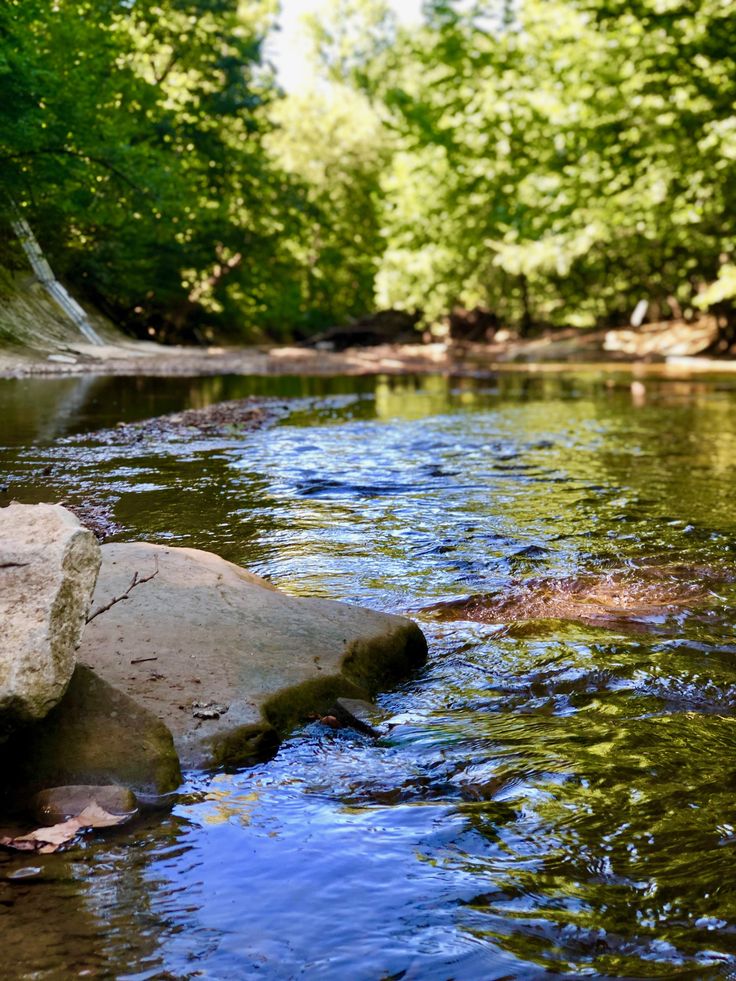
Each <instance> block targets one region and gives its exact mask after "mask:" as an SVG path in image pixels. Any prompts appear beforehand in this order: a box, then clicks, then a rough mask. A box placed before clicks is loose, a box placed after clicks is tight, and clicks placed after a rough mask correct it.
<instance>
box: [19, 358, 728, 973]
mask: <svg viewBox="0 0 736 981" xmlns="http://www.w3.org/2000/svg"><path fill="white" fill-rule="evenodd" d="M106 384H107V383H106V381H105V380H101V379H100V380H96V381H95V384H94V385H93V384H90V385H88V386H87V387H86V388H85V389H84V391H83V392H80V390H77V389H75V388H74V386H73V385H69V386H67V387H66V388H64V390H63V391H62V386H61V385H59V386H58V387H57V388H56V389H55V390H54V392H55V393H56V394H55V395H54V392H52V391H51V390H50V389H49V390H47V389H43V390H38V392H46V393H48V394H47V395H45V396H44V398H46V399H47V402H46V403H43V401H42V399H41V397H40V395H38V393H37V392H36V390H35V389H34V390H33V392H34V393H35V394H34V401H33V405H32V406H31V408H30V409H29V413H30V415H31V416H32V419H27V418H25V417H24V415H23V405H24V402H23V398H28V397H30V395H29V392H30V390H29V391H27V392H26V394H25V395H24V396H23V397H19V395H18V392H19V391H20V389H16V390H15V395H12V393H10V394H9V391H8V389H4V388H3V385H1V384H0V407H4V409H5V414H4V415H3V416H2V417H3V418H4V419H5V422H6V429H5V430H4V432H3V439H2V442H3V443H4V444H5V445H6V446H11V447H12V445H13V444H14V443H15V442H17V443H18V444H19V445H18V446H17V448H15V449H6V450H5V451H0V458H1V459H2V461H3V463H4V465H5V468H6V471H7V473H8V476H9V478H10V480H11V483H12V486H13V493H14V495H15V496H17V497H18V498H19V499H21V500H23V499H35V497H34V496H36V495H42V494H43V495H47V496H52V497H53V496H54V495H56V496H57V497H61V496H63V497H66V498H68V499H69V500H83V499H85V498H89V497H91V498H93V499H94V500H95V501H97V502H101V503H106V504H108V505H109V506H110V507H111V508H112V510H113V513H114V516H115V518H116V519H117V520H118V521H119V522H120V524H121V525H122V527H123V530H122V532H121V533H120V536H119V537H121V538H123V539H131V538H149V539H152V540H166V541H169V542H171V543H173V544H184V545H195V546H199V547H205V548H211V549H214V550H216V551H219V552H222V554H224V555H225V556H226V557H228V558H231V559H235V560H236V561H240V562H243V563H246V564H248V565H250V566H251V567H253V568H255V570H256V571H258V572H260V573H262V574H266V575H268V576H270V577H271V578H273V579H274V580H275V581H276V582H278V583H279V584H280V585H283V586H284V587H285V588H287V589H289V590H291V591H295V592H299V593H304V594H307V593H310V594H313V595H314V594H317V595H330V596H335V597H337V598H343V599H345V598H346V599H349V600H352V601H357V602H363V603H365V604H367V605H371V606H374V607H378V608H384V609H391V610H420V609H421V607H423V606H426V605H428V604H430V603H433V602H436V601H438V600H446V599H451V598H455V597H460V596H464V595H467V594H468V593H472V592H487V591H491V590H494V589H497V590H500V591H503V590H513V589H515V588H517V587H518V585H519V584H520V583H525V582H533V581H534V580H535V579H536V578H540V579H542V580H545V581H547V580H549V579H550V578H551V579H553V580H562V579H564V578H565V577H570V576H572V575H575V574H579V573H593V574H596V573H598V572H602V571H606V572H607V571H610V570H611V569H612V568H615V569H621V570H623V571H625V572H626V574H627V575H630V576H634V577H636V575H637V570H643V569H644V568H645V567H646V566H647V564H650V563H660V564H661V563H663V562H667V563H684V564H685V565H686V567H687V568H686V569H685V570H684V572H682V573H680V575H682V576H684V577H685V578H686V579H687V580H688V581H689V582H698V581H699V580H700V579H704V577H706V573H705V572H703V571H702V569H705V570H714V569H715V570H716V571H718V570H720V571H721V572H724V571H726V572H727V571H728V570H729V569H730V568H731V565H732V558H733V550H734V548H735V547H736V536H735V535H734V530H735V524H736V505H735V504H734V500H733V471H734V467H736V414H735V413H734V411H733V408H734V402H733V395H732V394H731V392H730V391H721V390H719V389H718V388H716V387H709V386H708V385H707V384H705V383H702V382H700V381H698V382H696V383H681V382H662V383H651V382H648V383H647V390H646V398H645V399H644V402H643V404H634V402H632V398H631V393H630V391H629V389H628V383H626V384H625V385H621V386H619V387H616V386H617V385H618V383H616V384H614V385H612V386H611V385H608V384H607V382H606V380H605V378H603V377H599V376H597V375H595V374H593V375H589V376H580V377H574V376H570V377H569V378H564V379H559V378H552V377H544V378H538V379H537V378H528V377H524V376H510V377H502V378H498V379H496V380H495V381H493V382H489V381H487V380H486V381H482V382H478V383H474V382H472V381H471V380H463V381H457V380H456V381H452V380H448V379H445V378H428V379H422V380H413V379H408V380H396V379H378V380H372V379H361V380H357V381H352V382H351V381H350V380H344V379H343V380H338V381H330V380H321V381H320V380H312V381H309V382H300V381H299V380H289V381H287V382H283V383H281V382H280V381H278V380H274V379H262V380H257V381H253V380H247V379H204V380H201V381H199V382H197V381H193V380H190V379H184V380H181V379H176V380H165V382H163V383H161V385H160V387H158V388H156V387H154V386H153V384H152V383H150V384H142V385H140V381H136V384H137V385H139V386H140V387H139V389H138V401H137V400H136V398H134V397H133V396H131V395H130V393H127V392H125V390H124V389H123V388H122V387H120V382H119V380H118V381H114V382H111V383H110V389H109V390H108V389H107V388H106ZM157 384H158V382H157ZM280 384H283V385H284V387H285V389H286V392H281V391H280V390H279V385H280ZM351 386H352V387H351ZM253 391H258V392H261V393H262V394H271V395H276V396H279V395H283V394H288V395H291V396H296V397H298V398H301V399H302V401H297V402H295V403H294V405H293V409H294V411H293V413H292V415H290V416H289V417H288V418H286V420H285V421H283V422H282V423H280V424H279V425H277V426H276V427H275V428H272V429H265V430H262V431H259V432H255V433H251V434H248V435H246V436H245V437H240V436H238V435H236V434H231V435H229V436H228V437H227V438H222V439H217V438H211V437H207V438H206V439H204V438H200V437H194V436H191V437H186V438H181V439H161V440H157V441H154V442H153V443H152V442H150V441H148V440H146V439H143V440H141V441H140V442H139V443H134V444H125V445H119V444H117V443H116V440H115V437H114V434H113V435H110V433H109V432H108V433H107V435H106V436H105V437H104V438H103V437H99V436H95V437H92V438H89V439H88V438H85V437H84V436H74V435H73V434H74V432H75V431H77V430H82V431H83V430H85V429H86V430H91V429H94V428H96V426H95V425H94V423H95V420H98V421H99V424H100V425H103V426H110V425H111V424H112V422H113V421H114V419H115V418H116V413H117V414H118V416H120V415H121V414H122V415H125V417H126V418H131V419H134V418H140V417H141V416H145V415H146V414H150V413H151V411H152V410H151V407H152V406H154V405H155V407H156V408H155V410H153V411H163V410H166V411H170V410H173V409H175V408H179V407H181V406H182V405H188V404H208V402H211V401H215V400H217V399H218V398H226V397H234V396H235V395H246V394H251V392H253ZM52 395H54V397H58V398H59V399H60V401H61V404H62V405H65V406H67V407H68V408H67V409H66V410H64V411H67V412H68V416H67V418H66V422H63V423H60V424H59V425H60V426H61V429H60V430H57V431H56V433H57V435H64V434H67V436H68V437H69V438H66V439H64V440H62V441H60V442H59V441H57V442H49V440H51V439H52V437H53V432H52V431H51V430H49V428H48V425H49V422H48V420H49V419H50V418H52V417H53V411H52V408H53V407H52V402H53V398H52ZM126 400H127V401H126ZM638 403H641V398H638ZM144 409H145V411H143V410H144ZM62 415H63V413H62ZM12 419H15V420H16V421H15V422H14V423H13V432H10V421H11V420H12ZM85 420H86V421H85ZM13 433H15V435H16V437H17V440H16V439H15V438H14V437H13ZM21 437H22V438H21ZM31 439H36V440H37V441H38V445H36V446H31V447H29V446H28V442H29V441H30V440H31ZM44 467H50V472H49V473H48V474H47V475H45V478H44V479H45V481H46V483H45V486H44V487H43V489H42V491H40V490H39V489H38V473H39V470H40V469H42V468H44ZM700 567H702V569H701V571H700V572H699V571H698V570H699V568H700ZM642 574H643V573H642ZM708 574H710V573H708ZM734 592H735V590H734V586H733V584H731V583H729V582H722V583H719V585H718V588H717V591H716V590H714V591H713V594H712V595H710V594H709V596H708V599H707V602H706V603H704V605H703V606H702V608H698V609H689V608H687V607H686V608H683V609H681V610H678V611H677V613H676V614H673V615H663V616H660V617H658V618H652V620H651V622H650V624H649V628H647V623H646V618H644V621H643V623H642V625H641V626H642V629H640V630H638V631H637V632H627V631H625V630H616V629H614V630H604V629H598V628H596V627H593V626H584V625H582V624H580V623H575V622H565V623H563V622H561V621H549V620H546V621H545V620H543V619H542V620H537V621H534V622H530V623H529V624H527V625H526V626H525V627H524V629H523V630H517V631H516V632H515V633H514V632H513V631H512V632H507V631H505V630H504V629H499V627H498V626H497V625H494V624H490V625H487V624H473V623H467V622H463V621H450V622H443V623H437V622H433V621H431V620H427V621H425V623H424V626H425V628H426V630H427V632H428V633H429V634H430V637H431V650H432V659H431V661H430V664H429V665H428V667H427V668H426V669H425V670H424V671H423V672H422V673H421V675H420V676H419V677H418V678H417V679H414V680H413V681H411V682H410V683H408V684H407V685H406V686H405V687H403V688H402V689H400V690H398V691H396V692H394V693H390V694H388V693H387V694H384V695H383V696H382V698H381V701H382V703H383V705H384V706H385V708H386V709H387V711H388V712H389V713H390V714H391V718H392V720H393V723H394V725H393V728H392V729H391V730H390V732H389V734H388V735H387V736H386V738H385V739H383V740H381V741H380V742H379V743H378V744H376V743H372V742H370V741H369V740H366V739H365V738H363V737H360V736H357V735H354V734H351V733H350V732H348V731H344V732H338V733H333V732H331V731H327V730H323V729H322V728H321V727H320V726H319V725H317V724H313V725H310V726H308V727H307V729H306V730H305V731H304V732H303V733H301V734H298V735H296V736H295V737H294V738H292V739H291V740H288V741H287V742H286V744H285V745H284V746H283V748H282V750H281V751H280V753H279V754H278V756H277V757H276V759H275V760H273V761H270V762H269V763H266V764H263V765H261V766H258V767H256V768H254V769H252V770H248V771H244V772H242V773H240V774H236V775H232V776H227V775H223V774H220V775H217V776H216V777H214V778H212V779H209V778H205V777H199V778H197V779H196V780H194V781H193V782H192V784H191V785H190V786H189V787H188V788H187V792H186V793H185V794H184V795H183V796H182V798H181V800H180V803H179V804H178V805H177V807H176V808H175V812H174V815H173V816H171V817H170V818H166V819H165V820H164V821H163V822H162V823H160V824H159V823H158V822H157V821H156V820H152V821H150V822H149V823H148V824H147V825H145V826H143V827H141V828H139V829H138V830H137V831H135V832H134V833H133V835H132V839H131V838H129V837H128V835H127V834H125V835H120V836H119V837H113V838H109V839H106V840H102V841H100V842H99V843H98V844H90V845H88V846H87V847H86V849H84V850H82V851H81V852H77V853H75V854H72V853H70V855H69V857H68V858H64V859H55V860H54V862H53V863H52V862H49V860H46V859H44V860H43V861H44V867H45V869H46V871H45V872H44V875H45V876H46V879H45V880H43V881H39V880H34V885H33V889H34V890H35V896H36V897H38V898H37V900H35V901H36V902H38V903H39V908H41V909H43V910H44V914H45V922H44V923H43V924H42V925H41V926H40V927H38V928H37V932H39V937H37V938H36V939H37V942H36V945H35V948H34V949H35V951H36V953H35V954H34V953H30V952H27V953H24V954H23V955H22V956H23V957H25V958H26V960H25V961H22V958H21V960H19V963H21V962H23V963H26V964H32V963H33V964H34V965H35V968H39V965H40V967H41V968H42V967H43V964H44V958H46V961H45V963H46V964H47V965H48V963H55V964H57V965H58V963H59V962H60V961H65V962H66V963H74V964H77V963H78V964H79V965H81V967H85V966H89V965H91V966H92V967H95V969H100V970H102V968H101V966H100V965H101V964H103V963H104V962H105V961H106V962H107V963H108V964H110V965H113V966H114V976H119V977H130V978H140V979H143V978H146V979H148V978H159V977H166V976H172V977H177V978H188V977H199V976H204V977H213V978H217V979H230V978H232V979H236V978H238V979H239V978H246V977H258V976H263V977H269V978H276V979H280V978H292V977H300V976H304V977H319V978H329V979H331V978H335V979H338V978H339V979H343V978H346V977H349V978H351V979H352V978H357V979H362V978H365V979H366V981H372V979H374V978H379V977H384V976H386V977H388V976H398V975H399V974H400V973H401V972H406V973H405V974H404V975H403V976H404V977H406V978H410V977H416V978H422V979H425V978H430V979H434V978H437V979H440V981H444V979H447V978H450V977H457V978H476V977H478V978H501V977H515V978H537V977H539V976H540V974H541V972H542V971H543V970H549V971H550V972H553V973H551V974H550V976H555V975H556V976H570V975H571V974H575V975H579V974H580V973H581V972H582V973H586V972H587V973H588V974H589V975H590V976H595V977H658V976H667V977H673V976H688V977H698V978H700V977H711V976H713V977H715V976H723V975H720V974H718V971H719V970H720V968H719V967H718V965H719V964H720V963H722V962H723V963H725V964H728V965H731V964H732V963H734V962H733V960H732V958H733V957H734V954H736V944H735V943H734V941H733V939H732V938H733V936H734V926H736V889H735V888H734V887H733V886H732V885H731V882H730V877H729V876H728V875H727V873H726V872H725V871H724V870H727V868H728V862H729V856H730V852H731V849H732V848H733V844H734V841H736V831H735V830H734V829H736V805H734V803H733V786H732V785H733V775H732V773H731V771H732V769H733V767H732V766H731V763H730V761H731V760H732V759H733V757H734V749H735V748H736V746H735V745H734V744H735V743H736V720H735V719H736V717H735V716H734V706H736V668H735V667H734V662H733V655H734V651H735V650H736V645H734V642H733V630H732V619H733V618H732V614H731V610H732V607H733V603H734V598H735V597H734ZM716 593H717V595H716ZM420 615H421V614H420ZM655 620H656V622H655ZM655 628H656V629H655ZM8 861H10V860H6V862H5V865H6V866H7V862H8ZM12 862H14V863H15V864H16V865H17V864H18V860H15V859H13V860H12ZM54 863H55V864H54ZM0 867H1V866H0ZM29 881H30V880H29ZM13 888H16V887H15V886H14V887H13ZM21 889H25V892H23V891H21ZM31 895H32V893H31V887H30V886H28V885H26V886H25V887H19V890H18V891H17V892H16V893H14V896H15V897H16V898H15V909H14V912H13V913H12V916H13V920H12V922H13V923H15V924H16V933H15V934H14V935H13V938H14V940H15V939H18V940H21V939H22V938H23V936H24V935H25V933H24V931H26V932H28V935H29V936H30V934H31V932H32V925H33V922H34V921H33V918H32V917H31V915H30V911H31V910H32V909H33V906H32V903H31ZM21 897H27V898H22V899H21ZM3 898H4V897H3V895H2V892H1V891H0V911H2V910H3V909H6V910H7V909H8V908H9V907H3V906H2V901H3ZM62 898H65V903H64V904H63V906H62V903H61V900H62ZM24 904H25V905H24ZM54 908H59V909H62V908H63V909H64V910H65V913H64V915H65V916H70V917H71V918H72V919H71V922H72V929H71V930H70V931H68V932H67V933H65V932H64V931H63V930H62V929H57V926H58V918H57V919H56V920H55V919H54V916H55V914H54V913H53V912H50V913H49V910H52V911H53V909H54ZM24 909H25V910H26V913H25V914H23V910H24ZM0 915H5V916H6V917H7V915H8V914H7V913H5V914H3V913H2V912H0ZM24 915H25V919H24V918H23V917H24ZM59 915H61V914H59ZM55 923H56V926H55ZM17 924H21V926H20V927H18V926H17ZM23 924H25V926H23ZM44 937H45V938H46V939H45V940H44V939H43V938H44ZM16 949H17V950H20V948H16ZM29 949H30V948H29ZM34 957H35V958H36V961H35V962H34V960H33V958H34ZM165 972H169V973H168V975H167V974H166V973H165ZM18 976H21V975H20V974H19V975H18ZM29 976H30V975H29ZM103 976H104V975H103Z"/></svg>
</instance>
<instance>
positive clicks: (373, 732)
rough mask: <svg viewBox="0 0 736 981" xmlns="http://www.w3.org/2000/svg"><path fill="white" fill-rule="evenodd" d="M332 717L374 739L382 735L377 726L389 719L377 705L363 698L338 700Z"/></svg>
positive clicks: (331, 712)
mask: <svg viewBox="0 0 736 981" xmlns="http://www.w3.org/2000/svg"><path fill="white" fill-rule="evenodd" d="M330 715H331V716H334V717H335V718H336V719H337V720H338V721H339V722H341V723H342V724H343V725H346V726H350V727H352V728H353V729H357V731H358V732H362V733H363V734H364V735H366V736H373V737H374V738H375V737H377V736H380V735H381V733H380V732H379V731H378V729H376V725H378V724H379V723H380V722H381V721H384V720H385V719H387V718H388V716H387V715H386V713H385V712H382V711H381V709H379V708H378V706H377V705H374V704H373V702H367V701H365V700H364V699H362V698H338V699H337V701H336V702H335V704H334V705H333V706H332V708H331V709H330Z"/></svg>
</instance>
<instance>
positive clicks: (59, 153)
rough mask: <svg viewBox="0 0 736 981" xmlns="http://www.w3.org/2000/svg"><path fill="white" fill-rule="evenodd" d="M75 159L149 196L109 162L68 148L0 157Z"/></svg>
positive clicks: (142, 188) (0, 158) (30, 151)
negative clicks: (108, 172)
mask: <svg viewBox="0 0 736 981" xmlns="http://www.w3.org/2000/svg"><path fill="white" fill-rule="evenodd" d="M43 156H47V157H53V156H56V157H76V158H77V159H78V160H86V161H87V162H88V163H94V164H97V166H98V167H104V169H105V170H109V171H110V173H111V174H114V175H115V176H116V177H117V178H118V179H119V180H121V181H123V183H125V184H127V185H128V187H132V188H133V190H134V191H137V192H138V193H139V194H145V195H150V191H148V190H147V189H146V188H144V187H141V186H140V185H139V184H136V183H135V181H133V180H131V179H130V177H128V175H127V174H125V173H123V171H122V170H118V168H117V167H116V166H115V165H114V164H111V163H110V162H109V161H107V160H105V159H103V158H102V157H95V156H93V155H92V154H91V153H83V152H82V151H81V150H70V149H69V147H44V148H42V149H40V150H25V151H24V152H23V153H7V154H5V155H4V156H2V157H0V161H3V160H22V159H24V158H25V157H43Z"/></svg>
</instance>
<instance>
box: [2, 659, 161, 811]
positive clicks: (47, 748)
mask: <svg viewBox="0 0 736 981" xmlns="http://www.w3.org/2000/svg"><path fill="white" fill-rule="evenodd" d="M0 764H2V770H3V771H4V772H3V774H2V776H3V780H2V783H3V784H5V785H6V786H8V785H10V786H16V787H20V788H22V789H23V790H24V791H25V792H27V793H29V792H34V791H38V790H41V789H43V788H48V787H59V786H64V785H70V784H98V785H101V784H111V783H118V784H125V785H126V786H128V787H131V788H133V790H135V791H136V792H137V793H139V794H145V795H151V796H159V795H163V794H166V793H169V792H171V791H172V790H176V788H177V787H178V786H179V783H180V782H181V771H180V769H179V760H178V758H177V755H176V750H175V749H174V744H173V741H172V738H171V733H170V732H169V730H168V729H167V728H166V726H165V725H164V724H163V722H161V721H160V719H157V718H156V716H155V715H153V714H152V713H151V712H149V711H148V710H147V709H145V708H143V707H142V706H141V705H139V704H137V703H136V702H135V701H134V700H133V699H132V698H129V697H128V696H127V695H125V694H124V693H123V692H121V691H117V690H116V689H115V688H113V687H112V686H111V685H109V684H108V683H107V682H106V681H103V680H102V678H99V677H97V675H95V673H94V672H93V671H91V670H90V669H89V668H88V667H85V666H84V665H81V664H79V665H77V667H76V669H75V671H74V675H73V677H72V680H71V683H70V685H69V687H68V689H67V691H66V694H65V695H64V697H63V698H62V700H61V702H59V704H58V705H57V706H56V708H54V709H52V711H51V712H49V714H48V715H47V716H46V718H45V719H43V720H41V721H40V722H36V723H34V724H32V725H29V726H26V727H25V728H23V729H21V730H18V731H17V732H15V733H13V735H12V736H11V738H10V739H9V740H8V742H7V743H6V744H5V746H4V747H3V748H2V753H1V754H0Z"/></svg>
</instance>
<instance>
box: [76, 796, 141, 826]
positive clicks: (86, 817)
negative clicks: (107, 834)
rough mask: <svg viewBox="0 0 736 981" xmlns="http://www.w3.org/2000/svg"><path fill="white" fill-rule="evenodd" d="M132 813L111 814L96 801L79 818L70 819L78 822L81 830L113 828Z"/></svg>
mask: <svg viewBox="0 0 736 981" xmlns="http://www.w3.org/2000/svg"><path fill="white" fill-rule="evenodd" d="M134 813H135V811H133V812H130V813H126V814H111V813H110V812H109V811H106V810H105V808H104V807H100V805H99V804H98V803H97V802H96V801H92V803H91V804H88V805H87V806H86V807H85V809H84V810H83V811H82V813H81V814H80V815H79V817H77V818H72V820H73V821H79V823H80V826H81V827H82V828H113V827H115V825H117V824H123V823H124V822H125V821H127V820H128V819H129V818H130V817H131V814H134Z"/></svg>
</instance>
